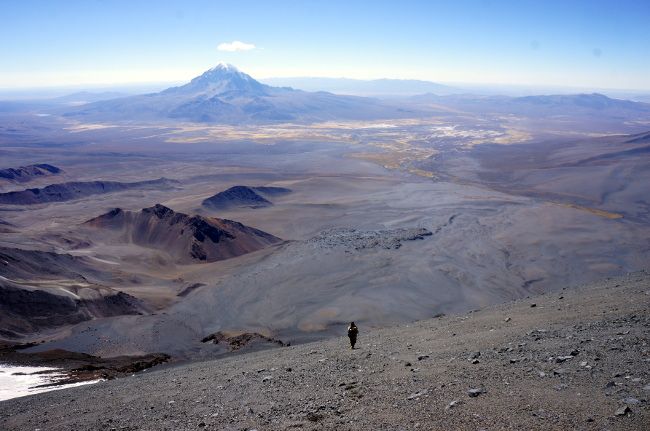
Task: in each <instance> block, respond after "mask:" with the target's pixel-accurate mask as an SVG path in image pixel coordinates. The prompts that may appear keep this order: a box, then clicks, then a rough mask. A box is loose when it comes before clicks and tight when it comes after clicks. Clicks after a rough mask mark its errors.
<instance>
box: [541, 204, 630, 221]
mask: <svg viewBox="0 0 650 431" xmlns="http://www.w3.org/2000/svg"><path fill="white" fill-rule="evenodd" d="M553 203H554V204H556V205H560V206H563V207H566V208H573V209H576V210H580V211H586V212H588V213H591V214H595V215H597V216H600V217H605V218H608V219H612V220H615V219H619V218H623V214H618V213H612V212H609V211H604V210H599V209H596V208H589V207H584V206H582V205H576V204H567V203H561V202H553Z"/></svg>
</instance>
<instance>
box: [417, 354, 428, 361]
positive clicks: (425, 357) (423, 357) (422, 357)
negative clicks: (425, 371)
mask: <svg viewBox="0 0 650 431" xmlns="http://www.w3.org/2000/svg"><path fill="white" fill-rule="evenodd" d="M425 359H429V355H420V356H418V361H423V360H425Z"/></svg>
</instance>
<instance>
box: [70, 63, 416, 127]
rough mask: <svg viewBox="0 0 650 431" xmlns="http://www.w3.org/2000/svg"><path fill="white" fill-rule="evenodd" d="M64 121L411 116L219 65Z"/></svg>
mask: <svg viewBox="0 0 650 431" xmlns="http://www.w3.org/2000/svg"><path fill="white" fill-rule="evenodd" d="M65 115H67V116H69V117H74V118H77V119H84V120H86V119H93V120H103V121H113V120H118V121H124V120H129V121H130V120H169V119H175V120H183V121H192V122H208V123H224V124H242V123H273V122H317V121H328V120H338V119H349V120H367V119H377V118H404V117H409V116H413V115H414V113H413V112H409V111H408V110H405V109H403V108H400V107H396V106H394V105H391V104H387V103H385V102H382V101H381V100H378V99H371V98H365V97H356V96H340V95H335V94H331V93H326V92H306V91H301V90H294V89H292V88H280V87H271V86H269V85H266V84H262V83H260V82H258V81H256V80H255V79H253V78H252V77H251V76H249V75H247V74H245V73H243V72H241V71H239V70H238V69H237V68H236V67H234V66H232V65H229V64H219V65H217V66H216V67H214V68H212V69H210V70H208V71H207V72H205V73H203V74H202V75H201V76H198V77H196V78H194V79H192V80H191V81H190V82H189V83H187V84H185V85H182V86H179V87H172V88H168V89H166V90H164V91H161V92H159V93H151V94H145V95H139V96H130V97H122V98H118V99H112V100H105V101H99V102H95V103H89V104H86V105H83V106H81V107H79V108H78V109H74V110H71V111H68V112H66V114H65Z"/></svg>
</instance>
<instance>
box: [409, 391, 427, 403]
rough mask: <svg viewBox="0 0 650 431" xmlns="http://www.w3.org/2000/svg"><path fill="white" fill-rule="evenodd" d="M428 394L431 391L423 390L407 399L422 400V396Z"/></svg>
mask: <svg viewBox="0 0 650 431" xmlns="http://www.w3.org/2000/svg"><path fill="white" fill-rule="evenodd" d="M428 393H429V390H428V389H422V390H421V391H418V392H415V393H412V394H411V395H409V396H408V397H407V398H406V399H407V400H414V399H416V398H420V397H421V396H423V395H426V394H428Z"/></svg>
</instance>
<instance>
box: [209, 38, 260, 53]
mask: <svg viewBox="0 0 650 431" xmlns="http://www.w3.org/2000/svg"><path fill="white" fill-rule="evenodd" d="M217 49H218V50H219V51H228V52H235V51H250V50H251V49H255V45H253V44H252V43H245V42H241V41H239V40H233V41H232V42H230V43H228V42H224V43H220V44H219V46H217Z"/></svg>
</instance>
